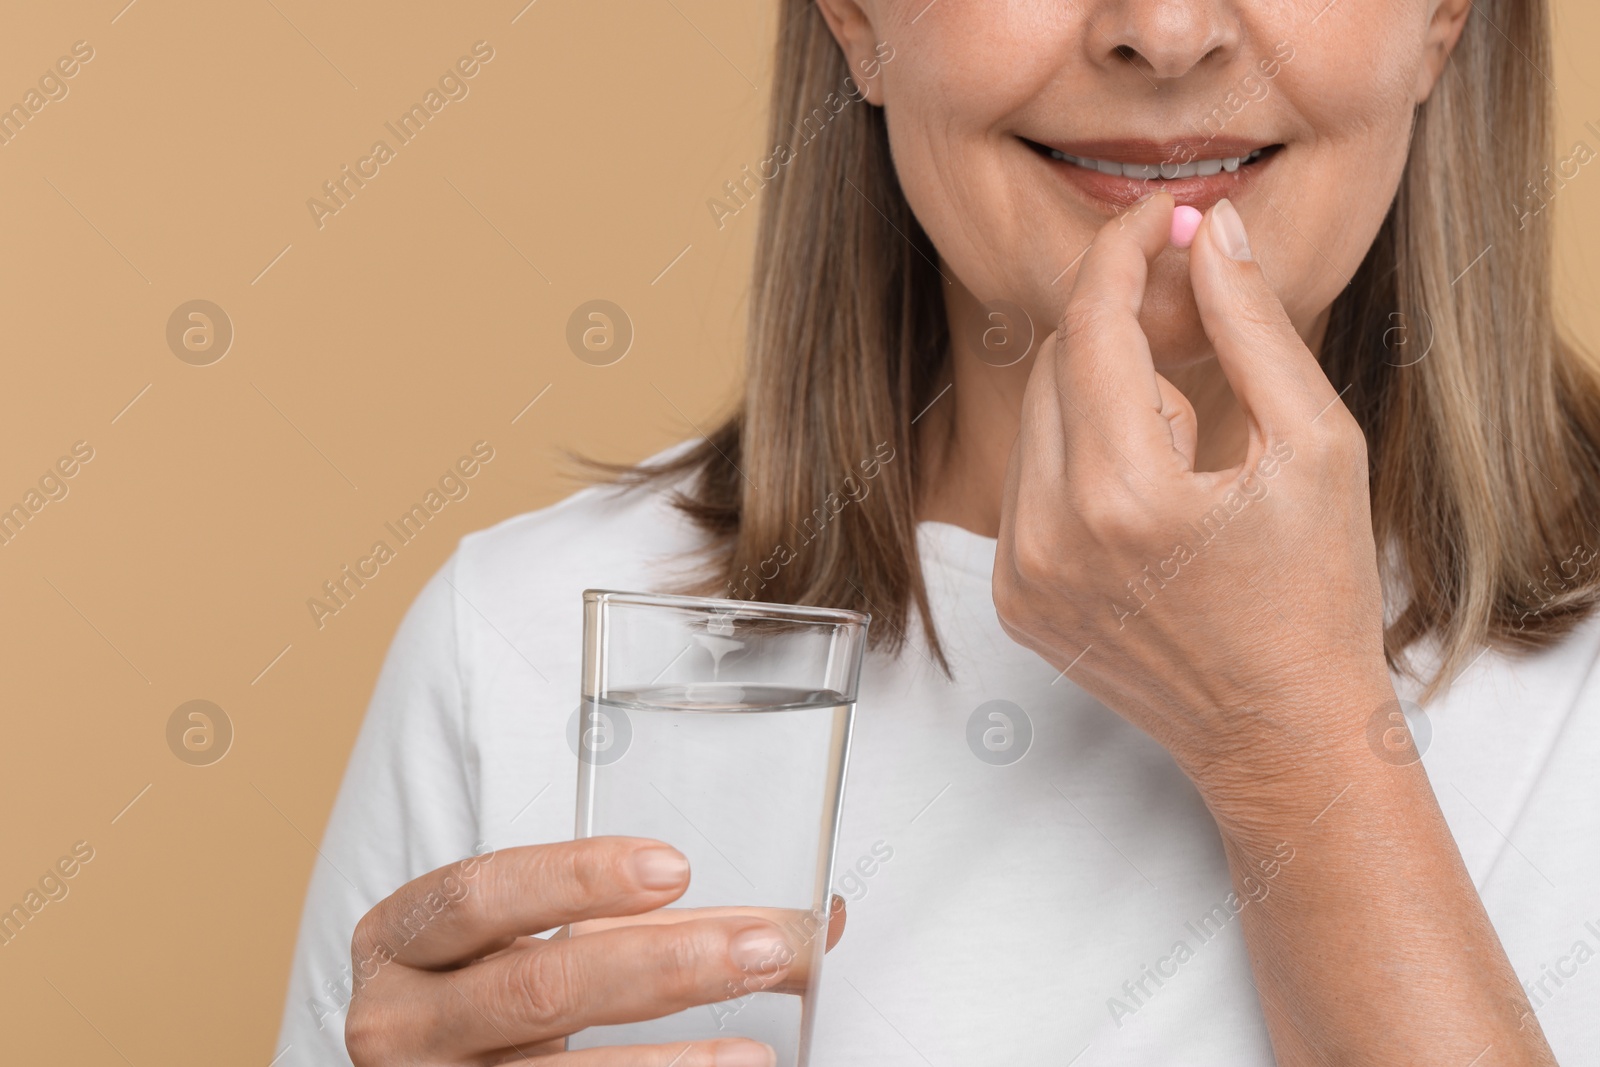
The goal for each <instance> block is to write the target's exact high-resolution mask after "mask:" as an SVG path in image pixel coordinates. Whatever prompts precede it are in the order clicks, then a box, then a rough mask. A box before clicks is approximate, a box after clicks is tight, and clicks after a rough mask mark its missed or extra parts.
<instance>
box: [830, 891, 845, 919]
mask: <svg viewBox="0 0 1600 1067" xmlns="http://www.w3.org/2000/svg"><path fill="white" fill-rule="evenodd" d="M843 910H844V897H841V896H840V895H839V894H838V893H835V894H834V895H833V902H832V904H831V905H829V907H828V914H830V915H833V914H837V913H838V912H841V911H843Z"/></svg>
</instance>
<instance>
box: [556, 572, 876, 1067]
mask: <svg viewBox="0 0 1600 1067" xmlns="http://www.w3.org/2000/svg"><path fill="white" fill-rule="evenodd" d="M583 600H584V604H583V623H584V644H583V704H582V707H581V709H580V714H579V717H578V738H577V739H576V740H577V749H578V825H577V836H578V837H580V838H583V837H595V836H600V835H613V834H616V835H625V836H630V837H651V838H656V839H657V840H660V841H664V842H666V843H667V844H669V845H672V846H673V847H674V848H677V849H678V850H679V851H680V852H682V853H683V854H684V855H685V856H687V857H688V859H689V866H690V881H689V888H688V890H687V891H686V892H685V893H684V895H683V896H682V897H680V898H679V899H678V900H676V901H675V902H673V904H672V906H671V907H668V908H663V909H661V910H660V911H658V912H654V913H651V914H650V915H648V916H624V917H620V918H614V919H600V920H591V921H588V922H581V923H575V924H573V926H572V929H571V931H570V934H571V936H574V937H581V936H583V935H584V934H587V933H594V932H596V931H598V930H602V929H610V928H614V927H618V926H627V925H632V924H638V923H640V922H659V921H669V922H670V921H679V920H682V919H691V918H698V917H702V916H719V915H726V914H730V913H733V914H748V915H756V916H760V917H761V918H763V919H767V920H768V921H770V922H773V923H776V924H777V925H778V926H779V927H780V929H782V931H783V933H784V936H785V937H786V939H787V940H788V942H789V944H790V945H791V946H793V947H794V948H795V950H796V953H797V955H796V958H795V959H794V960H793V961H792V962H789V968H788V972H787V975H786V977H785V979H784V981H783V982H782V983H781V984H780V985H779V986H776V987H773V988H770V989H767V990H764V991H761V992H751V991H750V987H755V986H759V985H764V984H765V983H764V982H762V981H761V980H760V978H759V977H758V976H756V975H754V974H752V975H751V977H749V978H748V979H747V980H746V981H747V982H748V987H745V986H743V984H742V983H732V988H730V989H729V990H728V991H727V992H728V996H729V999H727V1000H725V1001H722V1002H720V1003H714V1004H707V1005H701V1006H698V1007H694V1008H691V1009H689V1010H687V1011H682V1012H678V1013H676V1014H674V1015H668V1016H665V1017H663V1018H660V1019H654V1020H650V1021H647V1022H639V1023H628V1024H623V1025H618V1026H597V1027H591V1028H590V1029H588V1030H584V1031H582V1032H581V1033H578V1034H575V1035H573V1036H572V1037H571V1038H569V1039H568V1043H567V1047H568V1048H569V1049H585V1048H596V1047H602V1046H608V1045H638V1044H660V1043H673V1042H678V1041H685V1042H687V1041H703V1040H713V1039H717V1038H729V1037H745V1038H753V1039H755V1040H758V1041H763V1042H765V1043H767V1044H768V1045H771V1046H772V1048H773V1049H774V1050H776V1052H777V1057H778V1067H805V1065H806V1059H807V1049H808V1047H809V1045H810V1041H811V1028H812V1025H813V1023H814V1021H815V1013H816V1007H815V1006H816V991H817V983H818V981H819V979H820V977H821V973H822V957H823V946H824V944H825V942H826V939H827V932H828V918H829V902H830V899H831V896H832V880H833V853H834V843H835V839H836V837H837V834H838V827H839V814H840V802H841V800H842V798H843V794H844V778H845V762H846V759H847V757H848V755H849V751H850V726H851V719H852V717H853V715H854V712H855V701H856V685H857V681H858V678H859V676H860V673H861V660H862V654H863V650H864V649H865V646H866V636H867V624H868V622H869V617H868V616H866V615H862V614H859V613H856V612H853V611H834V610H828V609H824V608H808V607H791V606H788V605H775V604H761V603H755V602H751V601H740V600H712V599H706V598H701V597H685V596H656V595H650V594H644V593H620V592H610V591H605V590H595V589H591V590H588V591H586V592H585V593H584V594H583ZM779 962H785V961H774V965H776V964H777V963H779ZM768 973H770V969H768Z"/></svg>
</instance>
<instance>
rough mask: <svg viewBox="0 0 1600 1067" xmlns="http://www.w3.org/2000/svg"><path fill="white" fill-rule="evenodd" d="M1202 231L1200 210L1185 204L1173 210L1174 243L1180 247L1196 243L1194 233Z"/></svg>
mask: <svg viewBox="0 0 1600 1067" xmlns="http://www.w3.org/2000/svg"><path fill="white" fill-rule="evenodd" d="M1199 232H1200V212H1198V211H1196V210H1195V209H1194V208H1192V207H1190V206H1189V205H1188V204H1184V205H1182V206H1181V207H1178V208H1176V209H1174V210H1173V212H1172V243H1173V244H1175V245H1177V246H1178V247H1179V248H1188V247H1189V246H1190V245H1192V244H1194V235H1195V234H1197V233H1199Z"/></svg>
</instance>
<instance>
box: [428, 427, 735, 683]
mask: <svg viewBox="0 0 1600 1067" xmlns="http://www.w3.org/2000/svg"><path fill="white" fill-rule="evenodd" d="M692 444H693V442H685V443H683V444H679V445H676V446H674V447H673V448H671V449H668V450H666V451H664V452H662V453H659V454H658V455H655V456H652V457H651V458H650V460H648V461H647V462H653V461H660V460H664V459H668V458H671V457H672V456H674V455H676V454H677V453H678V452H679V450H680V449H684V448H687V447H689V446H690V445H692ZM686 481H687V479H669V478H662V479H658V480H655V481H651V482H647V483H645V484H643V485H637V486H628V487H621V486H615V485H597V486H591V487H589V488H586V489H582V490H580V491H579V492H576V493H574V494H572V495H571V496H568V497H567V498H565V499H564V500H561V501H559V502H558V503H555V504H552V505H550V506H549V507H545V508H541V509H539V510H537V511H530V512H526V513H524V514H521V515H516V516H513V517H511V518H508V519H506V520H504V521H502V522H500V523H497V524H495V525H494V526H490V527H488V528H487V529H483V530H479V531H477V532H476V533H472V534H468V535H467V536H466V537H464V538H462V539H461V542H460V544H459V545H458V546H457V548H456V551H455V554H454V556H453V557H452V558H451V560H450V561H449V563H447V564H446V565H445V567H444V568H443V569H442V570H441V571H440V572H439V574H438V575H437V576H436V582H437V583H443V584H444V586H445V587H444V588H440V589H439V590H438V592H439V594H440V597H441V599H447V600H448V601H449V602H450V604H451V614H452V615H453V617H454V624H455V629H456V634H457V639H458V641H459V642H460V647H459V654H460V655H461V657H462V659H463V660H464V661H465V662H468V663H470V662H472V661H477V662H479V663H482V662H483V661H484V660H486V659H488V660H501V659H503V658H504V657H506V656H513V658H514V659H518V658H520V659H522V660H526V661H529V662H528V664H527V665H528V666H529V667H532V668H533V670H534V671H535V672H537V673H539V674H541V675H545V676H548V674H549V673H550V672H549V671H548V670H541V669H540V668H541V666H542V664H544V663H546V662H551V663H552V666H553V665H554V664H553V661H554V659H556V658H558V657H560V656H564V655H565V654H566V653H567V652H569V651H570V652H576V651H577V649H578V639H577V635H579V634H581V633H582V619H583V591H584V590H585V589H592V588H598V589H622V590H627V591H632V592H666V591H675V590H678V589H681V588H683V587H684V586H685V584H686V583H688V581H689V580H690V579H691V578H692V577H693V576H694V575H695V574H696V572H697V571H698V569H699V568H700V567H702V566H703V565H704V563H705V556H704V554H703V552H704V549H705V548H706V546H707V538H706V536H705V534H704V533H703V532H702V531H701V530H700V529H699V528H698V527H697V526H695V524H694V523H693V522H692V520H690V519H689V518H688V516H686V515H684V514H683V513H682V512H681V511H680V510H679V509H678V508H677V507H675V506H674V505H673V494H674V492H675V491H676V490H678V489H681V488H684V487H685V485H686ZM569 646H570V647H569Z"/></svg>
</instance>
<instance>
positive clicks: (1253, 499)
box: [994, 194, 1554, 1067]
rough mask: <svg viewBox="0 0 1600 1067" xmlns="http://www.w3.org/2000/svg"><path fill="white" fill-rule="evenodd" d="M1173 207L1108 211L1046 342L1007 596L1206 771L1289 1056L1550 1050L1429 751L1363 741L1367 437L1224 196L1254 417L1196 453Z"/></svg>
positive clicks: (1022, 630) (1005, 539)
mask: <svg viewBox="0 0 1600 1067" xmlns="http://www.w3.org/2000/svg"><path fill="white" fill-rule="evenodd" d="M1172 211H1173V205H1172V200H1171V198H1170V197H1169V196H1167V195H1166V194H1157V195H1156V196H1155V197H1153V198H1151V199H1149V200H1146V201H1145V202H1144V203H1143V204H1142V205H1141V206H1140V207H1139V208H1138V209H1137V210H1136V211H1134V212H1132V213H1130V214H1129V215H1127V216H1124V218H1123V219H1120V220H1114V221H1113V222H1112V223H1110V224H1109V225H1107V226H1106V227H1105V228H1104V229H1103V230H1101V232H1100V234H1099V236H1097V237H1096V238H1095V242H1094V245H1093V246H1092V247H1091V248H1090V250H1089V253H1088V256H1087V257H1086V258H1085V260H1084V263H1083V267H1082V268H1081V270H1080V272H1079V274H1078V279H1077V284H1076V286H1075V287H1074V289H1073V292H1072V296H1071V299H1070V302H1069V304H1068V307H1067V310H1066V313H1065V315H1064V316H1063V318H1062V321H1061V326H1060V328H1059V329H1058V330H1057V331H1056V333H1055V334H1054V335H1053V336H1052V337H1051V338H1049V339H1048V340H1046V342H1045V343H1044V345H1043V346H1042V347H1041V349H1040V352H1039V356H1038V363H1037V365H1036V366H1035V367H1034V368H1033V370H1032V372H1031V374H1030V377H1029V380H1028V388H1027V392H1026V396H1025V399H1024V402H1023V405H1024V406H1023V416H1022V427H1021V430H1020V432H1019V434H1018V437H1017V443H1016V446H1015V449H1014V450H1013V452H1012V455H1011V463H1010V469H1009V474H1008V478H1007V487H1006V498H1005V506H1004V511H1003V513H1002V520H1001V529H1000V545H999V551H998V553H997V555H996V559H995V574H994V595H995V606H996V609H997V610H998V612H999V614H1000V618H1001V621H1002V622H1003V623H1004V624H1005V627H1006V629H1007V631H1008V632H1009V633H1010V634H1011V635H1012V637H1014V638H1015V639H1017V640H1018V641H1021V642H1022V643H1023V644H1026V645H1027V646H1029V647H1031V648H1033V649H1034V650H1035V651H1037V652H1039V653H1040V654H1041V655H1043V656H1044V657H1046V658H1047V659H1048V660H1050V662H1052V663H1054V664H1056V665H1058V666H1060V667H1061V668H1062V670H1063V673H1065V674H1066V675H1068V676H1069V677H1071V678H1072V679H1073V680H1074V681H1076V682H1078V684H1080V685H1081V686H1083V688H1085V689H1086V690H1088V691H1089V692H1090V693H1092V694H1094V695H1095V696H1096V697H1098V698H1100V699H1101V700H1102V701H1103V702H1105V703H1106V704H1107V705H1109V706H1110V707H1111V708H1113V709H1114V710H1116V711H1117V712H1119V713H1121V714H1122V715H1123V716H1125V717H1126V718H1128V719H1130V720H1131V721H1132V722H1134V723H1135V724H1136V725H1138V726H1140V727H1142V728H1143V729H1144V730H1145V731H1147V732H1148V733H1150V734H1151V735H1153V736H1154V737H1155V738H1156V740H1158V741H1160V742H1161V743H1162V744H1163V745H1165V746H1166V747H1167V749H1168V751H1170V752H1171V753H1172V755H1173V757H1174V758H1175V759H1176V760H1177V762H1178V764H1179V766H1180V767H1182V768H1183V770H1184V771H1185V772H1186V773H1187V774H1188V775H1189V776H1190V778H1191V779H1193V780H1194V782H1195V784H1196V786H1197V787H1198V788H1199V790H1200V793H1201V795H1202V796H1203V797H1204V799H1205V801H1206V803H1207V804H1208V805H1209V806H1210V809H1211V812H1212V814H1213V815H1214V816H1215V817H1216V820H1217V825H1218V829H1219V830H1220V832H1221V836H1222V846H1223V851H1224V854H1225V855H1226V856H1227V861H1228V867H1229V872H1230V874H1231V875H1232V879H1233V884H1234V891H1235V896H1236V898H1237V899H1238V900H1240V901H1246V900H1247V899H1248V903H1249V907H1247V908H1246V907H1244V906H1243V904H1242V903H1241V905H1240V908H1241V915H1242V918H1241V924H1242V926H1243V929H1244V936H1245V943H1246V945H1247V946H1248V948H1249V951H1250V957H1251V963H1252V967H1253V970H1254V972H1255V975H1254V984H1255V986H1256V989H1257V990H1258V992H1259V994H1260V997H1261V1005H1262V1010H1263V1012H1264V1014H1265V1016H1266V1020H1267V1026H1268V1029H1269V1032H1270V1033H1271V1036H1272V1044H1273V1051H1274V1054H1275V1057H1276V1059H1277V1062H1278V1063H1281V1064H1284V1065H1285V1067H1289V1065H1294V1067H1300V1065H1310V1064H1320V1063H1333V1062H1337V1063H1412V1064H1427V1065H1430V1067H1431V1065H1441V1067H1459V1065H1461V1064H1464V1063H1469V1062H1470V1063H1473V1064H1475V1065H1477V1067H1490V1065H1491V1064H1493V1065H1511V1064H1517V1065H1523V1064H1541V1065H1548V1064H1552V1063H1554V1060H1553V1059H1552V1058H1551V1056H1550V1050H1549V1047H1548V1046H1547V1045H1546V1044H1545V1042H1544V1039H1543V1036H1542V1035H1541V1034H1540V1032H1539V1027H1538V1022H1537V1021H1536V1020H1535V1018H1534V1015H1533V1012H1532V1009H1531V1008H1530V1007H1529V1005H1528V1002H1527V999H1526V997H1525V996H1524V995H1523V992H1522V990H1521V989H1520V988H1519V983H1518V982H1517V977H1516V974H1515V972H1514V971H1513V970H1512V969H1511V965H1510V963H1509V961H1508V960H1507V959H1506V956H1505V952H1504V950H1502V949H1501V947H1500V943H1499V941H1498V940H1497V939H1496V938H1495V934H1494V930H1493V928H1492V927H1491V926H1490V924H1489V920H1488V916H1487V915H1486V914H1485V913H1484V909H1483V904H1482V902H1481V901H1480V900H1479V899H1478V896H1477V893H1476V891H1475V890H1474V888H1473V884H1472V880H1471V878H1470V877H1468V874H1467V870H1466V867H1465V865H1464V864H1463V863H1462V861H1461V856H1460V853H1459V852H1458V851H1457V849H1456V846H1455V841H1454V839H1453V838H1452V837H1451V834H1450V829H1449V827H1448V826H1447V825H1446V824H1445V821H1444V817H1443V816H1442V815H1441V814H1440V812H1439V807H1438V803H1437V801H1436V799H1435V798H1434V795H1433V791H1432V789H1431V787H1430V786H1429V784H1428V780H1427V775H1426V773H1425V772H1424V771H1423V768H1422V767H1421V765H1420V764H1418V763H1416V762H1415V760H1404V761H1400V762H1398V763H1391V762H1390V761H1387V760H1384V759H1381V758H1379V757H1378V755H1376V754H1375V753H1374V752H1373V751H1372V750H1370V749H1369V748H1368V742H1367V723H1368V721H1370V720H1372V719H1373V717H1374V713H1377V714H1378V715H1379V716H1380V717H1381V719H1382V720H1383V721H1382V725H1383V726H1384V727H1387V726H1388V725H1389V723H1388V721H1387V713H1388V712H1389V711H1390V710H1391V709H1394V708H1397V707H1398V704H1397V703H1396V702H1395V698H1394V690H1393V688H1392V686H1391V685H1390V682H1389V676H1388V669H1387V666H1386V664H1385V661H1384V656H1383V644H1382V599H1381V595H1380V589H1379V581H1378V573H1377V558H1376V552H1375V549H1374V544H1373V536H1372V529H1371V518H1370V516H1369V513H1368V504H1367V458H1366V446H1365V442H1364V440H1363V438H1362V434H1361V432H1360V430H1359V429H1358V427H1357V426H1356V423H1355V421H1354V420H1353V419H1352V417H1351V416H1350V414H1349V412H1347V411H1346V410H1345V408H1344V407H1343V405H1341V404H1340V403H1338V396H1337V394H1336V392H1335V390H1334V388H1333V386H1332V385H1330V384H1329V383H1328V380H1327V378H1326V377H1324V376H1323V373H1322V370H1321V368H1320V367H1319V366H1318V365H1317V361H1316V360H1315V359H1314V358H1313V357H1312V355H1311V353H1310V352H1309V351H1308V350H1307V349H1306V346H1305V345H1304V344H1302V343H1301V340H1300V337H1299V336H1298V335H1297V334H1296V333H1295V331H1294V329H1293V327H1292V326H1291V325H1290V323H1289V319H1288V316H1287V315H1286V314H1285V313H1284V310H1283V307H1282V305H1281V304H1280V303H1279V302H1278V300H1277V298H1276V297H1275V296H1274V295H1273V293H1272V291H1271V289H1269V288H1268V287H1267V284H1266V280H1265V279H1264V278H1263V277H1262V275H1261V271H1260V270H1259V269H1258V268H1257V266H1256V265H1255V263H1254V262H1253V261H1252V260H1250V259H1249V258H1248V255H1249V253H1248V251H1246V249H1247V247H1248V246H1247V245H1246V243H1245V235H1244V230H1243V226H1242V224H1239V223H1238V218H1237V215H1236V214H1234V213H1233V209H1232V206H1231V205H1228V204H1227V202H1226V201H1223V202H1222V203H1221V204H1219V205H1218V206H1217V207H1215V208H1213V209H1212V210H1211V212H1210V213H1209V214H1208V215H1207V216H1206V218H1205V220H1204V223H1203V225H1202V227H1201V229H1200V232H1199V234H1198V237H1197V239H1196V240H1195V243H1194V246H1193V251H1192V252H1191V258H1190V273H1191V276H1192V279H1193V286H1194V294H1195V301H1196V303H1197V304H1198V305H1199V308H1200V316H1201V320H1202V322H1203V323H1204V325H1205V330H1206V335H1207V336H1208V337H1209V338H1210V339H1211V342H1212V345H1213V347H1214V348H1215V349H1216V353H1217V360H1218V362H1219V363H1220V364H1221V366H1222V369H1223V371H1224V372H1225V373H1226V375H1227V378H1228V381H1229V383H1230V384H1231V385H1232V387H1233V391H1234V394H1235V395H1236V397H1237V398H1238V400H1239V402H1240V404H1241V406H1242V408H1243V411H1244V415H1245V418H1246V421H1247V423H1248V427H1249V435H1248V437H1249V440H1248V445H1247V447H1246V452H1245V457H1244V459H1243V461H1242V462H1240V463H1239V464H1238V465H1237V466H1235V467H1233V468H1232V469H1230V470H1226V471H1221V472H1216V473H1197V472H1196V471H1195V469H1194V456H1195V444H1196V435H1195V429H1196V427H1195V415H1194V410H1193V408H1192V407H1190V405H1189V403H1188V401H1187V400H1186V399H1185V398H1184V397H1183V395H1182V394H1180V393H1179V392H1178V390H1177V389H1175V388H1174V387H1173V386H1172V385H1171V383H1169V382H1168V381H1166V380H1165V379H1164V378H1162V377H1161V376H1160V375H1159V374H1157V373H1156V371H1155V369H1154V366H1153V364H1152V362H1151V358H1150V347H1149V345H1148V343H1147V342H1146V339H1145V336H1144V334H1143V332H1141V330H1140V329H1139V319H1138V316H1139V307H1140V303H1141V301H1142V299H1143V295H1144V286H1145V275H1146V271H1147V268H1148V266H1149V263H1150V261H1151V260H1153V259H1154V258H1155V256H1156V255H1157V254H1158V253H1159V252H1160V251H1161V249H1162V248H1163V247H1164V246H1165V245H1166V243H1167V239H1168V233H1169V226H1170V225H1171V219H1172ZM1235 225H1237V229H1236V230H1234V227H1235ZM1230 231H1232V232H1230ZM1230 251H1232V252H1233V253H1234V254H1232V255H1230V254H1229V253H1230ZM1241 252H1243V255H1240V253H1241ZM1263 879H1266V880H1270V892H1265V893H1260V892H1257V891H1259V890H1261V889H1262V888H1263V885H1264V884H1265V883H1264V882H1263Z"/></svg>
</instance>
